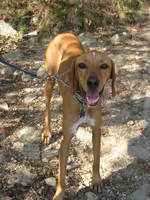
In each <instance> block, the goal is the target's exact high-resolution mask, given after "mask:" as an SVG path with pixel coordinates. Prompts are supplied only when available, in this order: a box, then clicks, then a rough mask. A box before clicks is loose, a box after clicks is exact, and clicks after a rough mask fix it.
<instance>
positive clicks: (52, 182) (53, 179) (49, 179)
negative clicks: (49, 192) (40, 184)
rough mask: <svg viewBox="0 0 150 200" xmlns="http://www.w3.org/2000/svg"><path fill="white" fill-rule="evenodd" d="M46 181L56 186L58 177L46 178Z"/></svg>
mask: <svg viewBox="0 0 150 200" xmlns="http://www.w3.org/2000/svg"><path fill="white" fill-rule="evenodd" d="M45 182H46V184H47V185H49V186H52V187H56V179H55V178H54V177H50V178H46V179H45Z"/></svg>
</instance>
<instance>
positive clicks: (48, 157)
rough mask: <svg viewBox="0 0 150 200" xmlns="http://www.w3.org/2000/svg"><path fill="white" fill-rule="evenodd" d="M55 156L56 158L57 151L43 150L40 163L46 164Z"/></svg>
mask: <svg viewBox="0 0 150 200" xmlns="http://www.w3.org/2000/svg"><path fill="white" fill-rule="evenodd" d="M55 156H58V150H51V149H45V150H44V152H43V153H42V161H43V162H48V160H51V159H52V158H53V157H55Z"/></svg>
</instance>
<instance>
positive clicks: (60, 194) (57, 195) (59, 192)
mask: <svg viewBox="0 0 150 200" xmlns="http://www.w3.org/2000/svg"><path fill="white" fill-rule="evenodd" d="M63 197H64V191H62V190H57V191H56V193H55V195H54V197H53V200H63Z"/></svg>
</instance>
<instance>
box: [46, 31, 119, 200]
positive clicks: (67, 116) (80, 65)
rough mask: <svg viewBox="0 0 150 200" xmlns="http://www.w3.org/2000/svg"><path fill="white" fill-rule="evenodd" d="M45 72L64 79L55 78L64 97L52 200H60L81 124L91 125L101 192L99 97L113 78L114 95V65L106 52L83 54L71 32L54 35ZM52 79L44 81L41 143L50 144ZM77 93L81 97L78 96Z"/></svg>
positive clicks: (94, 178) (96, 180)
mask: <svg viewBox="0 0 150 200" xmlns="http://www.w3.org/2000/svg"><path fill="white" fill-rule="evenodd" d="M46 71H47V73H48V74H49V75H50V76H51V75H57V76H59V77H61V79H63V81H64V82H65V83H67V84H68V85H69V87H66V85H65V84H64V83H62V82H60V81H58V84H59V88H60V92H61V94H62V97H63V140H62V143H61V147H60V153H59V173H58V185H57V190H56V193H55V196H54V197H53V200H62V199H63V196H64V190H65V175H66V163H67V157H68V147H69V144H70V142H71V138H72V136H73V134H74V133H75V131H76V130H77V128H78V126H79V125H80V124H81V123H87V124H88V125H90V126H91V127H92V136H93V137H92V142H93V154H94V162H93V176H92V186H93V189H94V191H96V192H100V191H101V178H100V172H99V166H100V143H101V130H100V126H101V100H100V96H101V94H102V92H103V89H104V86H105V84H106V82H107V81H108V79H112V95H113V96H115V79H116V75H115V66H114V63H113V61H112V60H111V59H110V58H109V57H108V56H107V55H105V54H103V53H100V52H96V51H92V52H88V53H85V51H84V49H83V46H82V45H81V43H80V41H79V40H78V39H77V38H76V37H75V36H74V35H73V34H71V33H64V34H60V35H58V36H56V37H55V38H53V39H52V41H51V42H50V43H49V46H48V48H47V51H46ZM54 84H55V81H54V80H47V82H46V86H45V98H46V115H45V130H44V134H43V141H44V143H49V139H50V137H51V133H50V99H51V96H52V90H53V87H54ZM76 94H79V96H80V97H81V99H80V98H78V97H77V95H76Z"/></svg>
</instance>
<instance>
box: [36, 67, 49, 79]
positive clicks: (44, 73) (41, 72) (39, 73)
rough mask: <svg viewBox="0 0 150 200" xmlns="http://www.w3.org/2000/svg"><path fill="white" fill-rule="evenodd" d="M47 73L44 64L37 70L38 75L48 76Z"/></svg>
mask: <svg viewBox="0 0 150 200" xmlns="http://www.w3.org/2000/svg"><path fill="white" fill-rule="evenodd" d="M46 75H47V73H46V71H45V68H44V67H43V66H42V67H40V68H39V70H38V71H37V76H38V77H46Z"/></svg>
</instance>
